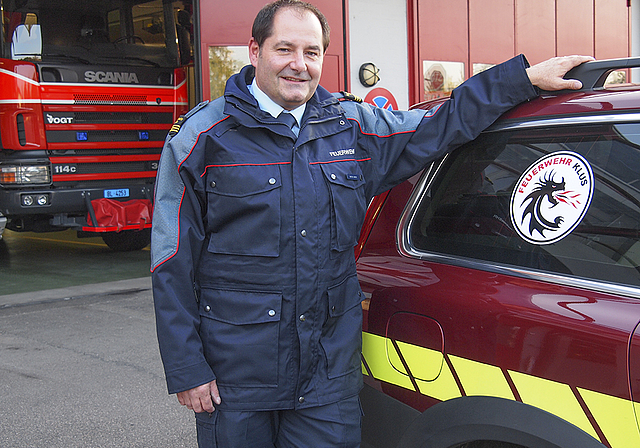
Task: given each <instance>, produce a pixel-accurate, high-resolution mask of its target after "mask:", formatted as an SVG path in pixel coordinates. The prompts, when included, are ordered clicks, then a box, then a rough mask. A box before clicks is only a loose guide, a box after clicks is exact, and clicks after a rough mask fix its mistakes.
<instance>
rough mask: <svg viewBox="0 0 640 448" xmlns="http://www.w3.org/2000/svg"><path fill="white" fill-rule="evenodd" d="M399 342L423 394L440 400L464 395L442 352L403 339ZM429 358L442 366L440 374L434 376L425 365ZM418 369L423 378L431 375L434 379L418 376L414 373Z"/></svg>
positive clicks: (399, 346)
mask: <svg viewBox="0 0 640 448" xmlns="http://www.w3.org/2000/svg"><path fill="white" fill-rule="evenodd" d="M397 344H398V348H399V349H400V351H401V352H402V356H403V357H404V360H405V361H406V362H407V366H408V367H409V370H410V371H411V373H412V374H413V375H414V379H415V380H416V384H417V385H418V389H420V390H419V392H420V393H421V394H423V395H429V396H430V397H433V398H436V399H438V400H440V401H445V400H451V399H453V398H458V397H461V396H462V394H461V393H460V388H459V387H458V383H456V380H455V378H454V377H453V373H452V372H451V369H449V365H448V364H447V363H446V362H444V355H443V354H442V353H441V352H439V351H437V350H431V349H428V348H424V347H419V346H417V345H411V344H407V343H405V342H401V341H397ZM428 360H433V361H434V362H435V363H436V366H440V374H439V375H437V376H435V377H434V376H433V375H432V374H431V373H430V372H429V371H428V368H427V367H426V366H425V362H428ZM432 370H433V369H432ZM416 371H417V372H419V373H421V376H422V377H423V378H425V377H426V378H428V377H431V378H433V379H430V380H425V379H421V378H418V377H417V376H416V375H415V373H414V372H416Z"/></svg>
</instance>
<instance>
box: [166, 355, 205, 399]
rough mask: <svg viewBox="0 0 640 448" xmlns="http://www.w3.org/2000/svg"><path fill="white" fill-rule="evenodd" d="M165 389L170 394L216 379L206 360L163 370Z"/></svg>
mask: <svg viewBox="0 0 640 448" xmlns="http://www.w3.org/2000/svg"><path fill="white" fill-rule="evenodd" d="M165 375H166V378H167V389H168V391H169V393H170V394H176V393H178V392H183V391H185V390H189V389H193V388H194V387H198V386H202V385H203V384H207V383H210V382H211V381H213V380H215V379H216V376H215V375H214V374H213V371H212V370H211V367H210V366H209V364H207V363H206V362H204V361H203V362H201V363H199V364H195V365H190V366H186V367H182V368H180V369H175V370H172V371H171V372H165Z"/></svg>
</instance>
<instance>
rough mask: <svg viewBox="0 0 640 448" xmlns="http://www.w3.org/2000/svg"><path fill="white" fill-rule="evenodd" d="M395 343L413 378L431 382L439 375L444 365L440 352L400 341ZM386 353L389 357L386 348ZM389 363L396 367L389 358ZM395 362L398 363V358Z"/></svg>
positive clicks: (393, 361)
mask: <svg viewBox="0 0 640 448" xmlns="http://www.w3.org/2000/svg"><path fill="white" fill-rule="evenodd" d="M396 343H397V344H398V348H399V349H400V352H401V353H402V357H403V358H404V360H405V361H406V362H407V365H408V366H409V370H410V371H411V374H412V375H413V377H414V378H416V379H419V380H422V381H433V380H435V379H436V378H437V377H438V376H439V375H440V373H441V372H442V365H443V364H444V355H443V354H442V352H439V351H438V350H430V349H428V348H424V347H420V346H418V345H413V344H407V343H406V342H402V341H397V342H396ZM388 345H389V344H387V346H388ZM387 351H388V352H389V355H391V348H388V349H387ZM389 361H390V362H391V364H393V365H394V366H395V365H397V364H396V361H395V360H394V359H393V358H391V357H389ZM397 362H398V363H400V357H398V360H397Z"/></svg>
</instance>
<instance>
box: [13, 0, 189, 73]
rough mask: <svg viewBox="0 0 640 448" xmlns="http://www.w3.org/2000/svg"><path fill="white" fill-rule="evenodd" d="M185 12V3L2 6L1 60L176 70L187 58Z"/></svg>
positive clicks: (49, 1) (110, 0) (45, 1)
mask: <svg viewBox="0 0 640 448" xmlns="http://www.w3.org/2000/svg"><path fill="white" fill-rule="evenodd" d="M190 12H191V1H190V0H185V1H169V0H146V1H145V0H2V30H3V32H2V56H3V57H4V58H6V59H14V60H28V61H33V62H38V61H42V62H48V63H56V62H59V63H68V62H73V63H78V62H79V63H82V64H118V65H138V66H140V65H142V66H145V65H146V66H156V67H176V66H178V65H184V64H186V63H188V62H189V60H190V57H191V56H190V47H191V37H190V35H191V13H190Z"/></svg>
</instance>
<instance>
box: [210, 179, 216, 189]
mask: <svg viewBox="0 0 640 448" xmlns="http://www.w3.org/2000/svg"><path fill="white" fill-rule="evenodd" d="M210 185H211V188H216V181H215V180H212V181H211V184H210Z"/></svg>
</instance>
